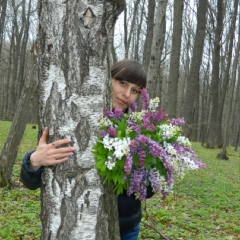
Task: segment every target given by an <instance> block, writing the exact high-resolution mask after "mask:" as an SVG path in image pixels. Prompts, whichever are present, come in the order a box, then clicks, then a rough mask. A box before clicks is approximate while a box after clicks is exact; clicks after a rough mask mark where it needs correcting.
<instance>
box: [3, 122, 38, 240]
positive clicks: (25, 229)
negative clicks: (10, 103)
mask: <svg viewBox="0 0 240 240" xmlns="http://www.w3.org/2000/svg"><path fill="white" fill-rule="evenodd" d="M10 126H11V123H10V122H7V121H0V150H1V149H2V147H3V144H4V141H5V140H6V138H7V134H8V131H9V129H10ZM37 132H38V130H37V129H34V128H33V125H31V124H29V125H27V127H26V130H25V132H24V136H23V139H22V141H21V144H20V146H19V149H18V155H17V158H16V163H15V165H14V169H13V178H14V181H16V182H18V183H20V181H19V175H20V167H21V162H22V158H23V156H24V154H25V153H26V152H27V151H28V150H30V149H34V148H35V147H36V145H37ZM18 185H19V184H18ZM0 196H1V202H0V203H1V204H0V239H6V240H20V239H21V240H34V239H39V238H40V229H41V222H40V218H39V213H40V191H39V190H35V191H31V190H28V189H26V188H24V187H23V186H22V185H21V183H20V187H18V188H14V189H12V190H9V189H6V188H0Z"/></svg>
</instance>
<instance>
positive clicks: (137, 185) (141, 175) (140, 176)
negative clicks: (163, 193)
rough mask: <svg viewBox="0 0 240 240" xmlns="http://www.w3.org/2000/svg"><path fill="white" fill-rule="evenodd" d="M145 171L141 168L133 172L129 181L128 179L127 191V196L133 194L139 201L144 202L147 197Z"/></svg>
mask: <svg viewBox="0 0 240 240" xmlns="http://www.w3.org/2000/svg"><path fill="white" fill-rule="evenodd" d="M147 173H148V172H147V170H146V169H144V168H141V169H139V170H134V171H133V173H132V175H131V179H130V186H129V188H128V190H127V194H128V196H130V195H132V194H133V193H135V194H136V195H137V196H138V197H139V200H145V199H146V196H147V187H146V184H147Z"/></svg>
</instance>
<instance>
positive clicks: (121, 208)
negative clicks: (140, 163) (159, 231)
mask: <svg viewBox="0 0 240 240" xmlns="http://www.w3.org/2000/svg"><path fill="white" fill-rule="evenodd" d="M33 152H34V150H32V151H29V152H27V154H26V155H25V157H24V158H23V162H22V168H21V175H20V178H21V181H22V182H23V184H24V185H25V186H26V187H27V188H29V189H31V190H34V189H37V188H39V187H40V186H41V175H42V172H43V171H44V167H41V168H39V169H38V170H37V171H34V170H31V169H30V168H29V161H30V156H31V154H32V153H33ZM152 196H153V192H152V189H151V188H148V191H147V198H149V197H152ZM118 215H119V226H120V232H121V233H123V232H127V231H129V230H131V229H132V228H134V227H135V226H136V225H137V224H138V223H140V221H141V218H142V209H141V201H139V200H137V199H136V198H135V197H134V195H131V196H127V194H126V192H125V193H123V194H120V195H118Z"/></svg>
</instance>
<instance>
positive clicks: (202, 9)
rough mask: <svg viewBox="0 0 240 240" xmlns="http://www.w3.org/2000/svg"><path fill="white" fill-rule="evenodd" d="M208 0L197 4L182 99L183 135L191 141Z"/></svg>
mask: <svg viewBox="0 0 240 240" xmlns="http://www.w3.org/2000/svg"><path fill="white" fill-rule="evenodd" d="M207 5H208V0H202V1H200V2H199V5H198V10H197V28H196V35H195V38H194V47H193V56H192V62H191V68H190V73H189V76H188V79H187V87H186V93H185V99H184V118H185V122H186V124H185V127H186V128H185V129H184V134H185V136H187V137H188V138H191V139H192V140H195V141H196V140H197V129H198V116H199V81H200V77H199V71H200V67H201V63H202V55H203V47H204V38H205V30H206V13H207Z"/></svg>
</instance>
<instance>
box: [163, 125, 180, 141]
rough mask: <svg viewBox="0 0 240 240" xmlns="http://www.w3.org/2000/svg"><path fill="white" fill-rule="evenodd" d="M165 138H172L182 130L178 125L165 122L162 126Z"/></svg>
mask: <svg viewBox="0 0 240 240" xmlns="http://www.w3.org/2000/svg"><path fill="white" fill-rule="evenodd" d="M159 128H160V130H161V134H162V138H163V140H166V139H169V138H172V137H173V136H175V135H176V133H177V132H179V131H180V128H179V127H178V126H173V125H172V124H163V125H161V126H160V127H159Z"/></svg>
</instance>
